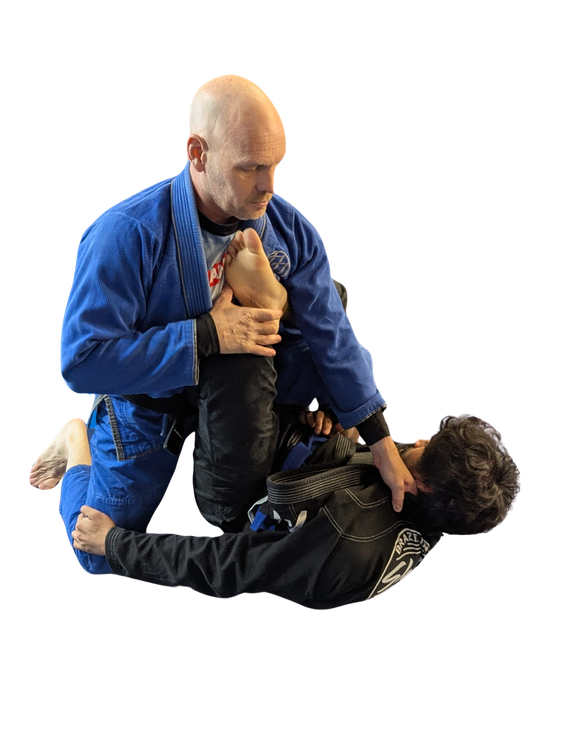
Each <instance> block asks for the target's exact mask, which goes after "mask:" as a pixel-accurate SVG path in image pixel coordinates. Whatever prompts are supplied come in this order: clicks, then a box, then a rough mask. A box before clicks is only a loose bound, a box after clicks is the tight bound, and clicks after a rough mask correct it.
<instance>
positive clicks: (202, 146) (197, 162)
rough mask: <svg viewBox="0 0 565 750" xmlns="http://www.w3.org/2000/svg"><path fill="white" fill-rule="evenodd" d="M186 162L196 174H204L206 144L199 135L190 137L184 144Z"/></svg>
mask: <svg viewBox="0 0 565 750" xmlns="http://www.w3.org/2000/svg"><path fill="white" fill-rule="evenodd" d="M186 150H187V152H188V161H189V162H190V166H191V167H193V168H194V169H195V170H196V171H197V172H204V169H205V164H206V152H207V151H208V144H207V143H206V141H205V140H204V138H202V136H200V135H190V136H189V138H188V143H187V144H186Z"/></svg>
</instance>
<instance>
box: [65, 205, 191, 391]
mask: <svg viewBox="0 0 565 750" xmlns="http://www.w3.org/2000/svg"><path fill="white" fill-rule="evenodd" d="M156 243H157V240H156V238H155V237H154V236H153V234H152V233H151V232H150V231H149V230H148V229H147V228H146V227H145V226H144V225H143V224H141V222H139V221H137V220H135V219H133V218H131V217H129V216H126V215H124V214H121V213H118V212H109V213H107V214H104V215H103V216H102V217H101V218H100V219H99V220H98V221H97V222H95V223H94V224H93V225H92V226H91V227H90V228H89V229H88V230H87V231H86V233H85V234H84V236H83V238H82V240H81V243H80V246H79V251H78V258H77V265H76V270H75V277H74V281H73V285H72V289H71V293H70V297H69V301H68V303H67V309H66V312H65V317H64V322H63V334H62V342H61V363H62V372H63V377H64V378H65V380H66V381H67V383H68V385H69V387H70V388H71V389H72V390H74V391H77V392H79V393H109V394H124V393H147V392H163V391H168V390H174V389H179V388H182V387H184V386H187V385H193V384H194V383H195V382H196V379H197V376H198V373H197V367H198V362H197V357H196V340H195V339H196V325H195V322H194V321H193V320H179V321H176V322H172V323H169V324H167V325H164V326H157V327H150V328H147V329H146V330H144V328H143V320H144V317H145V314H146V310H147V300H148V297H149V292H150V288H151V277H152V273H153V271H154V263H155V258H156V257H158V248H157V247H156V246H155V245H156Z"/></svg>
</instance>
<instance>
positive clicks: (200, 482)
mask: <svg viewBox="0 0 565 750" xmlns="http://www.w3.org/2000/svg"><path fill="white" fill-rule="evenodd" d="M275 383H276V373H275V369H274V365H273V361H272V360H271V359H269V358H265V357H256V356H253V355H248V354H235V355H217V356H213V357H208V358H206V359H204V360H202V362H201V366H200V383H199V385H198V386H194V387H193V388H190V389H187V400H188V403H189V411H188V416H187V418H186V425H185V434H190V432H193V431H196V436H195V447H194V494H195V498H196V502H197V504H198V507H199V510H200V512H201V513H202V515H203V516H204V517H205V518H206V520H208V521H209V522H210V523H212V524H214V525H216V526H219V527H220V528H222V529H223V530H224V531H236V530H239V529H240V528H242V527H243V525H244V524H245V522H246V520H247V510H248V508H249V507H250V506H251V505H252V504H253V503H254V502H255V501H256V500H258V499H259V498H261V497H262V496H263V495H264V494H265V480H266V477H267V475H268V474H269V472H270V469H271V464H272V461H273V457H274V454H275V450H276V442H277V436H278V420H277V417H276V415H275V412H274V410H273V402H274V399H275V395H276V389H275ZM169 425H170V417H169V416H168V415H163V414H158V413H157V412H154V411H152V410H150V409H147V408H145V407H141V406H138V405H136V404H132V403H130V402H129V401H127V400H126V399H124V398H122V397H120V396H112V397H106V399H104V401H102V402H101V403H100V404H99V405H98V407H97V410H96V424H95V426H94V429H93V432H92V434H91V437H90V449H91V453H92V466H86V465H80V466H75V467H73V468H72V469H70V470H69V471H68V472H67V473H66V474H65V476H64V478H63V482H62V487H61V503H60V512H61V516H62V517H63V521H64V523H65V527H66V530H67V535H68V537H69V541H70V542H71V544H72V537H71V533H72V531H73V530H74V528H75V525H76V521H77V518H78V515H79V513H80V508H81V506H83V505H90V506H91V507H93V508H96V509H97V510H101V511H103V512H104V513H106V514H107V515H109V516H110V518H112V520H113V521H114V522H115V523H116V524H117V525H118V526H122V527H124V528H127V529H132V530H134V531H141V532H143V531H145V530H146V528H147V525H148V523H149V521H150V520H151V517H152V516H153V513H154V512H155V510H156V509H157V506H158V505H159V503H160V502H161V499H162V498H163V496H164V494H165V491H166V489H167V487H168V485H169V482H170V480H171V478H172V476H173V473H174V471H175V468H176V465H177V460H178V457H177V456H173V455H171V454H170V453H168V452H167V451H165V450H164V449H163V443H164V440H165V436H166V433H167V431H168V427H169ZM74 551H75V554H76V556H77V558H78V560H79V562H80V564H81V565H82V567H83V568H84V569H85V570H87V571H88V572H90V573H110V572H111V570H110V568H109V566H108V564H107V562H106V558H105V557H103V556H99V555H91V554H87V553H85V552H81V551H79V550H74Z"/></svg>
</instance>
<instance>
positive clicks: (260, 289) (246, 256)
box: [226, 227, 287, 310]
mask: <svg viewBox="0 0 565 750" xmlns="http://www.w3.org/2000/svg"><path fill="white" fill-rule="evenodd" d="M226 281H227V282H228V284H229V285H230V286H231V288H232V289H233V293H234V295H235V297H237V299H238V300H239V302H240V303H241V304H242V305H244V306H245V307H264V308H269V309H275V310H284V309H285V306H286V303H287V293H286V290H285V288H284V287H283V285H282V284H281V283H280V282H278V281H277V280H276V278H275V276H274V274H273V271H272V269H271V266H270V263H269V260H268V258H267V256H266V255H265V251H264V250H263V245H262V243H261V240H260V239H259V235H258V234H257V232H256V231H255V230H254V229H251V228H250V227H248V228H247V229H245V230H244V231H243V232H241V231H239V232H237V233H236V235H235V237H234V238H233V240H232V241H231V244H230V247H229V249H228V257H227V260H226Z"/></svg>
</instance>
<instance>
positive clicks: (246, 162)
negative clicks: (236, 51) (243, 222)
mask: <svg viewBox="0 0 565 750" xmlns="http://www.w3.org/2000/svg"><path fill="white" fill-rule="evenodd" d="M190 130H191V135H190V138H189V139H188V158H189V161H190V176H191V179H192V184H193V186H194V190H195V192H196V203H197V205H198V208H199V210H200V211H201V212H202V213H204V214H205V215H206V216H208V218H209V219H212V220H213V221H217V222H219V223H226V222H227V221H228V219H230V218H231V217H234V216H235V217H237V218H238V219H257V218H259V217H260V216H262V214H264V213H265V211H266V209H267V205H268V202H269V201H270V199H271V198H272V197H273V192H274V174H275V168H276V167H277V165H278V164H279V163H280V161H281V160H282V158H283V156H284V154H285V150H286V141H285V134H284V128H283V124H282V121H281V118H280V117H279V114H278V112H277V110H276V109H275V107H274V105H273V103H272V102H271V100H270V99H269V98H268V96H267V95H266V94H265V93H264V92H263V91H261V89H260V88H259V87H258V86H256V85H255V84H254V83H251V81H248V80H246V79H245V78H241V77H240V76H220V77H219V78H213V79H212V80H211V81H208V83H205V84H204V85H203V86H201V88H199V89H198V91H197V92H196V95H195V96H194V99H193V101H192V106H191V108H190Z"/></svg>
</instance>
